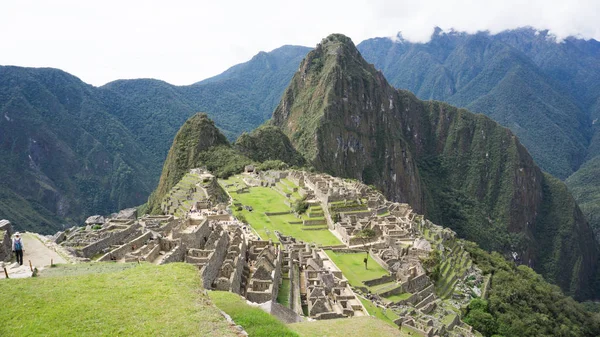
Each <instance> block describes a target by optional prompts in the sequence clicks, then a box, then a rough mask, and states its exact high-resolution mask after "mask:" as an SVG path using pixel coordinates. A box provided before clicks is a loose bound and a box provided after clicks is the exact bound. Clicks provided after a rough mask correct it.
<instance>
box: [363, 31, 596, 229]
mask: <svg viewBox="0 0 600 337" xmlns="http://www.w3.org/2000/svg"><path fill="white" fill-rule="evenodd" d="M400 39H401V37H400ZM358 49H359V50H360V51H361V53H362V55H363V56H364V57H365V59H366V60H367V61H369V62H372V63H374V64H375V66H376V67H377V68H378V69H381V70H382V72H383V73H384V74H385V76H386V78H387V79H388V80H389V81H390V83H391V84H392V85H393V86H395V87H397V88H403V89H407V90H410V91H412V92H414V93H415V94H416V95H417V96H418V97H420V98H422V99H436V100H442V101H446V102H449V103H451V104H454V105H457V106H460V107H465V108H468V109H469V110H471V111H475V112H481V113H484V114H486V115H488V116H489V117H491V118H492V119H494V120H495V121H497V122H499V123H500V124H502V125H504V126H506V127H508V128H510V129H511V130H512V131H513V133H514V134H515V135H517V136H518V137H519V140H520V141H521V142H522V143H523V145H525V147H526V148H527V150H528V151H529V152H530V153H531V155H532V157H533V158H534V159H535V161H536V163H537V164H538V165H539V166H540V167H541V168H542V169H543V170H545V171H547V172H549V173H551V174H552V175H555V176H557V177H559V178H560V179H566V178H567V177H569V176H571V175H572V177H571V178H569V179H568V180H567V184H568V185H569V187H570V188H571V189H572V191H573V194H574V197H575V199H576V200H577V203H578V204H579V205H580V207H581V208H582V211H583V212H584V214H585V215H586V217H587V219H588V220H589V221H590V223H591V225H592V227H593V228H594V231H595V233H596V237H598V238H600V220H599V219H600V207H599V206H598V205H599V203H598V201H600V193H598V192H597V191H599V190H600V179H594V178H595V177H597V174H595V173H594V172H596V171H598V170H600V168H599V167H600V160H598V159H595V160H593V159H594V158H595V157H596V156H597V155H599V154H600V132H599V130H600V128H599V127H598V125H599V123H598V122H597V121H598V118H599V117H600V109H598V107H599V105H598V101H599V100H600V53H599V51H600V44H599V43H598V42H597V41H595V40H587V41H586V40H583V39H577V38H575V37H569V38H567V39H565V40H564V41H562V42H557V41H556V39H555V38H554V37H553V36H552V35H551V34H550V33H549V32H548V31H541V32H536V31H535V30H534V29H532V28H522V29H516V30H507V31H504V32H501V33H499V34H496V35H491V34H489V33H483V32H482V33H477V34H466V33H456V32H451V33H444V32H442V31H441V30H439V29H437V30H436V31H435V32H434V34H433V35H432V38H431V40H430V41H429V42H428V43H425V44H421V43H411V42H409V41H406V40H401V42H400V43H396V42H393V41H392V40H390V39H386V38H375V39H369V40H366V41H363V42H362V43H360V44H359V45H358ZM586 161H588V162H587V163H586ZM584 163H585V164H584ZM582 164H584V165H582Z"/></svg>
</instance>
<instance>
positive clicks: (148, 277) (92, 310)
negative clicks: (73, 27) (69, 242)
mask: <svg viewBox="0 0 600 337" xmlns="http://www.w3.org/2000/svg"><path fill="white" fill-rule="evenodd" d="M94 265H95V266H97V267H98V268H100V269H101V270H103V272H102V273H83V274H79V275H77V274H78V273H66V274H71V275H67V276H59V275H60V273H58V272H54V275H55V276H48V277H43V276H42V277H37V278H30V279H15V280H4V281H3V282H0V303H2V305H0V317H2V324H0V336H78V337H79V336H235V334H234V333H233V331H232V330H231V328H230V327H229V325H228V323H227V322H226V320H225V318H224V317H223V316H221V314H220V313H219V311H218V309H217V308H215V307H214V306H213V305H211V303H210V300H209V299H208V298H207V296H206V295H204V294H202V290H201V289H200V288H199V284H200V283H201V282H200V277H199V275H198V271H197V269H196V268H194V266H192V265H188V264H183V263H173V264H167V265H164V266H154V265H150V264H142V265H139V266H136V267H132V268H129V269H127V270H122V271H118V270H117V271H114V272H109V271H107V269H108V268H105V266H104V264H102V263H98V264H89V265H87V266H88V267H90V268H88V269H92V268H93V267H91V266H94ZM60 268H64V269H65V270H66V269H68V267H60ZM76 268H79V269H81V268H82V265H80V266H77V267H76ZM53 269H54V268H53ZM57 269H58V268H57ZM57 271H58V270H57Z"/></svg>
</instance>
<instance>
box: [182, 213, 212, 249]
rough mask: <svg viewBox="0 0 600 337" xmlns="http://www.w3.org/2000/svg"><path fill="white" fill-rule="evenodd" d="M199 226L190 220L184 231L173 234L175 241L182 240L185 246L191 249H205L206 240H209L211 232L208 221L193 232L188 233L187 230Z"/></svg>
mask: <svg viewBox="0 0 600 337" xmlns="http://www.w3.org/2000/svg"><path fill="white" fill-rule="evenodd" d="M196 225H197V224H196V223H195V222H193V221H191V220H188V223H186V224H184V225H183V226H186V227H183V226H182V227H183V228H182V231H179V232H176V233H173V238H174V239H179V238H180V239H181V241H182V242H183V244H184V245H185V246H186V247H187V248H188V249H189V248H201V247H204V243H205V238H206V239H208V237H209V235H210V233H211V230H210V228H209V224H208V221H206V220H204V221H202V222H201V223H200V225H199V226H198V227H197V228H195V229H194V230H193V231H189V230H187V231H186V228H189V227H190V226H196Z"/></svg>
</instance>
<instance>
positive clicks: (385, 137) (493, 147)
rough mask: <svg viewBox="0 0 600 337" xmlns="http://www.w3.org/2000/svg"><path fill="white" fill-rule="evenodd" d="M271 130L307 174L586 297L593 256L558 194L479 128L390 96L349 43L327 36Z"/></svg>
mask: <svg viewBox="0 0 600 337" xmlns="http://www.w3.org/2000/svg"><path fill="white" fill-rule="evenodd" d="M272 123H273V124H274V125H276V126H278V127H280V128H282V130H283V131H284V133H285V134H287V135H288V137H289V138H290V139H291V141H292V144H293V145H294V146H295V147H296V149H297V150H298V151H299V152H301V153H302V154H303V155H304V156H305V157H306V158H307V160H308V161H309V162H310V164H312V165H313V166H314V167H315V168H316V169H317V170H321V171H325V172H328V173H331V174H334V175H338V176H344V177H351V178H356V179H361V180H362V181H365V182H366V183H370V184H371V183H372V184H374V185H376V186H377V187H378V188H379V189H381V190H382V191H383V192H384V194H385V195H386V196H387V197H388V198H390V199H392V200H396V201H403V202H408V203H410V204H411V205H412V206H413V208H415V209H416V210H417V211H418V212H424V213H425V214H426V215H427V216H428V217H429V218H431V219H432V220H434V221H435V222H437V223H439V224H441V225H444V226H449V227H451V228H452V229H454V230H456V231H457V232H458V233H459V234H460V235H461V236H463V237H466V238H468V239H470V240H473V241H476V242H478V243H479V244H481V245H482V247H484V248H485V249H495V250H500V251H503V252H506V253H509V252H515V253H517V254H518V259H519V260H520V261H521V262H522V263H526V264H528V265H531V266H533V267H534V268H535V269H537V270H540V271H541V272H543V273H544V276H545V277H548V278H549V279H551V280H553V281H554V282H556V283H557V284H558V285H560V286H561V287H562V288H563V289H564V290H565V291H567V292H568V293H570V294H573V295H575V296H578V297H580V298H583V297H586V296H590V294H591V292H592V285H591V283H592V280H593V277H594V274H595V272H596V260H597V258H598V247H597V243H596V241H595V240H594V239H593V235H592V233H591V230H590V227H589V225H588V224H587V222H586V221H585V219H584V218H583V216H582V215H581V212H580V211H579V208H578V207H577V205H576V204H575V202H574V201H573V199H572V198H571V196H570V194H569V193H568V192H567V191H566V188H565V187H564V184H562V183H560V182H557V181H555V180H553V178H551V177H549V176H546V175H544V174H542V172H541V170H540V169H539V168H538V167H537V166H536V165H535V163H534V162H533V159H532V158H531V157H530V156H529V154H528V152H527V150H525V148H524V147H523V146H522V145H521V144H520V143H519V141H518V139H517V138H516V137H515V136H514V135H513V134H512V133H511V132H510V131H509V130H508V129H505V128H503V127H500V126H499V125H498V124H497V123H495V122H493V121H492V120H490V119H489V118H487V117H485V116H483V115H474V114H472V113H470V112H468V111H466V110H462V109H457V108H455V107H452V106H450V105H448V104H445V103H440V102H424V101H420V100H418V99H417V98H416V97H415V96H414V95H413V94H411V93H409V92H406V91H398V90H395V89H394V88H393V87H391V86H390V85H389V84H388V83H387V81H386V80H385V78H384V77H383V75H382V74H381V73H380V72H377V71H376V70H375V68H374V67H373V66H372V65H369V64H368V63H366V61H365V60H364V59H363V58H362V57H361V55H360V53H359V52H358V50H357V49H356V48H355V47H354V45H353V44H352V42H351V41H350V39H348V38H347V37H345V36H341V35H331V36H329V37H328V38H326V39H324V40H323V41H322V42H321V43H320V44H319V45H318V46H317V48H316V49H315V50H314V51H312V52H310V53H309V54H308V55H307V57H306V58H305V60H304V61H303V62H302V63H301V65H300V69H299V71H298V72H297V73H296V75H295V76H294V78H293V79H292V82H291V83H290V86H289V87H288V89H287V90H286V91H285V93H284V95H283V98H282V101H281V103H280V104H279V106H278V107H277V109H276V110H275V112H274V114H273V119H272ZM553 205H561V210H560V213H556V212H554V211H553Z"/></svg>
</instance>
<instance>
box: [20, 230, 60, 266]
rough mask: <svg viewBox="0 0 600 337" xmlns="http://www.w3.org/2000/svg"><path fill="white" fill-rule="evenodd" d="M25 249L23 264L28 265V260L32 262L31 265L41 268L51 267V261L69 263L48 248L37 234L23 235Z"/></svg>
mask: <svg viewBox="0 0 600 337" xmlns="http://www.w3.org/2000/svg"><path fill="white" fill-rule="evenodd" d="M23 248H24V252H23V262H24V263H23V264H28V260H31V264H33V266H34V267H38V268H39V267H46V266H49V265H50V260H53V261H54V263H67V261H65V259H64V258H63V257H62V256H60V255H58V254H57V253H56V252H55V251H53V250H52V249H50V248H48V247H46V245H44V244H43V243H42V242H41V241H40V240H39V239H38V238H37V236H35V234H31V233H25V234H23Z"/></svg>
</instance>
